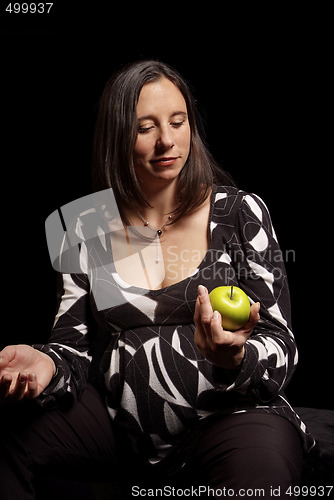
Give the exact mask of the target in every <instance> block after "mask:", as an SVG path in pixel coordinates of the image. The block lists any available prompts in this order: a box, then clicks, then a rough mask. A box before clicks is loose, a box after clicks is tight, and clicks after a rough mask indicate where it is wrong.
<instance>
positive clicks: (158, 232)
mask: <svg viewBox="0 0 334 500" xmlns="http://www.w3.org/2000/svg"><path fill="white" fill-rule="evenodd" d="M137 214H138V216H139V217H140V218H141V220H142V221H143V222H144V226H145V227H149V228H150V229H152V230H153V231H155V232H156V238H157V255H156V259H155V263H156V264H159V262H160V257H159V246H160V241H159V238H160V236H161V235H162V230H163V228H164V227H165V225H166V224H167V223H168V222H169V221H171V220H172V218H173V215H169V216H168V218H167V220H166V221H165V222H164V223H163V224H162V226H161V227H160V228H159V229H157V228H156V227H153V226H151V225H150V224H149V222H148V221H147V220H146V219H144V217H143V216H142V214H141V213H140V212H138V211H137Z"/></svg>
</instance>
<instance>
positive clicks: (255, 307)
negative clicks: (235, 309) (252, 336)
mask: <svg viewBox="0 0 334 500" xmlns="http://www.w3.org/2000/svg"><path fill="white" fill-rule="evenodd" d="M259 312H260V302H255V304H252V306H251V308H250V313H249V319H248V321H247V323H246V324H245V325H244V326H243V327H242V328H241V330H244V331H247V332H248V331H250V332H252V330H253V329H254V327H255V325H256V324H257V322H258V321H259V319H260V313H259Z"/></svg>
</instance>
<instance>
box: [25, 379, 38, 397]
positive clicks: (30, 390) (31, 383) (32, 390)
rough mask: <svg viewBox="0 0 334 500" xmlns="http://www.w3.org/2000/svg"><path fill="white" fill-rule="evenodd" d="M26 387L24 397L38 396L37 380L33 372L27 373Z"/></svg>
mask: <svg viewBox="0 0 334 500" xmlns="http://www.w3.org/2000/svg"><path fill="white" fill-rule="evenodd" d="M27 381H28V387H27V391H26V395H25V396H26V397H27V398H30V399H33V398H36V397H37V396H38V382H37V377H36V374H35V373H28V379H27Z"/></svg>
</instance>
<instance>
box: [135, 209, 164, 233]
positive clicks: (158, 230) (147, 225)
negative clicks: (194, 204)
mask: <svg viewBox="0 0 334 500" xmlns="http://www.w3.org/2000/svg"><path fill="white" fill-rule="evenodd" d="M137 214H138V215H139V217H140V218H141V220H142V221H143V222H144V226H146V227H149V228H150V229H153V231H155V232H156V233H157V236H159V238H160V236H161V235H162V230H163V228H164V227H165V225H166V224H167V223H168V222H169V221H171V220H172V218H173V216H172V215H169V216H168V218H167V220H166V222H164V223H163V224H162V226H161V227H160V228H159V229H157V228H156V227H153V226H151V225H150V224H149V223H148V221H147V220H145V219H144V217H143V216H142V215H141V213H140V212H137Z"/></svg>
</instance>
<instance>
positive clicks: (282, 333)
mask: <svg viewBox="0 0 334 500" xmlns="http://www.w3.org/2000/svg"><path fill="white" fill-rule="evenodd" d="M93 172H94V176H95V189H96V191H103V192H107V193H108V191H105V190H106V189H110V188H111V189H112V191H109V192H110V196H112V195H113V196H114V197H115V200H116V202H117V207H118V210H119V214H120V220H118V221H117V220H115V217H113V216H112V215H110V214H109V216H106V217H105V218H104V219H103V222H101V217H100V215H99V216H97V211H96V210H95V209H94V210H86V211H84V213H83V214H81V215H80V217H79V218H78V221H79V222H77V224H76V226H75V228H74V231H75V234H76V236H77V237H78V238H79V240H80V243H81V244H80V256H78V259H79V261H80V265H81V269H82V272H80V273H74V272H71V269H69V270H67V271H66V272H63V274H61V275H60V288H59V298H60V305H59V309H58V313H57V317H56V320H55V324H54V328H53V331H52V335H51V338H50V342H49V343H48V344H47V345H35V346H33V347H29V346H9V347H7V348H5V349H4V350H3V351H2V352H1V353H0V356H1V362H0V374H1V382H0V387H1V398H2V400H3V401H5V402H8V401H13V400H14V401H15V400H21V399H23V400H24V401H23V402H21V405H22V408H24V411H25V412H26V413H25V415H29V416H30V417H29V418H26V419H23V421H24V425H23V426H22V414H21V418H20V422H21V425H20V429H19V432H18V431H17V429H15V416H14V417H13V415H16V420H17V413H15V412H18V408H19V407H18V406H17V407H13V406H11V405H6V414H9V415H10V418H8V420H7V425H6V432H5V433H4V436H3V437H2V440H1V441H2V443H3V451H2V455H1V468H0V469H1V471H2V472H0V474H2V476H1V484H2V485H3V486H2V488H3V496H2V498H5V499H6V498H13V496H11V495H13V488H15V492H16V493H17V498H20V499H25V498H27V499H28V498H34V497H33V486H32V484H33V471H34V470H35V469H36V467H41V466H54V467H58V466H59V465H60V464H63V465H65V466H66V467H69V464H72V463H73V456H74V455H75V456H76V457H77V460H79V464H80V467H79V468H84V469H85V470H87V467H88V468H89V467H90V466H92V464H93V463H94V464H95V465H96V464H102V463H108V464H112V466H113V468H114V469H113V470H115V467H116V465H115V464H117V463H118V462H117V457H116V445H115V440H114V437H113V433H112V432H113V431H116V434H117V436H124V439H125V436H126V437H127V438H129V441H130V442H131V447H132V449H133V450H134V451H135V455H136V456H137V457H140V460H142V461H143V463H147V464H150V465H149V467H153V468H154V470H156V471H159V474H160V475H161V477H164V476H166V475H167V474H176V470H177V469H180V470H181V472H180V471H179V472H178V473H177V474H178V477H179V475H180V476H181V477H182V470H184V471H190V473H191V474H192V475H191V474H190V477H192V478H193V479H192V481H194V482H195V477H196V478H197V479H196V480H198V481H202V482H201V483H199V484H206V485H207V486H208V487H211V488H213V489H215V491H216V493H217V496H219V494H221V490H222V489H223V488H230V489H231V488H233V489H234V490H235V491H238V490H239V489H242V488H243V489H252V488H253V489H255V488H262V490H263V495H262V496H264V497H265V498H270V497H271V496H272V491H273V488H276V491H277V488H280V492H281V495H282V497H284V493H285V491H286V490H287V489H288V487H289V486H291V485H294V484H298V481H299V477H300V469H301V440H302V441H303V443H304V446H305V447H306V448H308V447H310V446H311V445H312V439H311V438H310V436H309V435H308V434H307V432H306V430H305V426H304V425H303V424H302V422H301V421H300V419H299V418H298V416H297V415H295V413H294V411H293V410H292V409H291V407H290V405H289V404H288V402H287V401H286V399H285V396H284V392H283V391H284V388H285V387H286V385H287V383H288V382H289V380H290V378H291V375H292V373H293V371H294V368H295V365H296V362H297V353H296V346H295V342H294V338H293V335H292V332H291V325H290V306H289V292H288V285H287V279H286V275H285V270H284V264H283V262H282V259H281V258H278V256H279V255H280V253H279V247H278V243H277V240H276V237H275V233H274V230H273V227H272V224H271V220H270V216H269V214H268V211H267V209H266V207H265V205H264V204H263V202H262V201H261V200H260V199H259V198H258V197H257V196H255V195H251V194H248V193H245V192H243V191H240V190H238V189H237V188H236V187H235V186H234V185H233V182H232V181H231V179H230V178H229V177H228V176H227V175H226V174H225V173H224V172H223V171H222V170H221V169H220V168H219V167H218V166H217V165H216V164H215V162H214V160H213V158H212V157H211V155H210V154H209V153H208V151H207V149H206V147H205V145H204V143H203V140H202V139H201V134H200V130H199V120H198V117H197V116H196V110H195V105H194V100H193V98H192V96H191V93H190V90H189V88H188V86H187V84H186V83H185V81H184V80H183V79H182V77H181V76H180V75H179V74H178V73H177V72H176V71H175V70H174V69H172V68H170V67H169V66H167V65H165V64H163V63H161V62H156V61H140V62H137V63H134V64H131V65H129V66H127V67H125V68H123V69H122V70H120V71H119V72H118V73H117V74H116V75H114V76H113V77H112V78H111V79H110V80H109V81H108V82H107V85H106V87H105V90H104V93H103V95H102V99H101V103H100V110H99V115H98V119H97V125H96V134H95V144H94V155H93ZM108 217H109V218H108ZM116 219H117V218H116ZM92 220H93V221H95V222H96V221H98V222H96V238H91V237H88V236H87V234H88V233H87V228H88V227H89V231H90V234H91V228H92ZM95 222H94V223H95ZM94 227H95V226H94ZM138 241H140V242H144V243H143V245H142V246H141V247H140V250H138V248H139V247H138ZM136 244H137V246H136ZM101 259H103V260H101ZM97 262H98V264H97ZM138 263H139V264H138ZM63 271H64V269H63ZM219 285H234V286H239V287H240V288H242V289H243V290H244V291H245V292H246V294H247V295H248V297H249V299H250V302H251V304H252V305H251V312H250V317H249V320H248V322H247V324H246V325H244V326H243V327H242V328H240V329H239V330H237V331H235V332H229V331H224V330H223V328H222V326H221V321H222V318H221V316H220V314H219V313H218V312H217V311H213V310H212V307H211V304H210V300H209V295H208V292H209V291H211V290H212V289H213V288H215V287H216V286H219ZM111 290H112V293H111V292H110V291H111ZM106 296H108V300H109V302H108V303H107V302H104V298H105V297H106ZM101 297H102V300H101V301H100V299H101ZM101 303H102V305H101ZM91 315H92V316H93V319H94V323H95V324H96V325H99V328H98V330H99V335H97V337H96V338H97V339H98V340H97V342H102V340H100V339H101V338H102V337H103V335H104V338H106V339H107V343H108V346H107V347H105V346H104V345H103V348H100V352H101V350H102V351H103V355H102V361H101V373H102V374H103V376H102V377H101V376H98V377H97V381H96V384H95V385H96V386H97V387H98V388H99V391H98V392H99V393H100V394H102V393H103V394H104V396H105V402H106V407H107V410H108V414H109V417H110V421H109V417H107V416H106V415H107V413H106V410H105V407H104V403H102V400H101V399H100V397H99V394H98V392H97V391H96V389H95V388H93V387H92V386H91V385H88V386H86V380H87V376H88V368H89V365H90V362H91V347H92V345H93V344H94V341H93V340H92V336H93V333H94V332H95V329H94V328H93V327H92V323H91ZM101 332H103V335H102V334H101ZM95 345H96V340H95ZM31 400H34V401H33V402H34V403H35V402H38V403H39V406H38V409H37V405H36V404H31V403H32V402H31ZM65 402H66V405H65ZM40 407H42V409H40ZM8 408H10V409H8ZM13 408H15V409H14V410H13ZM45 409H50V410H51V411H48V412H46V411H45ZM22 411H23V410H22ZM31 415H33V417H31ZM13 422H14V423H13ZM3 428H4V426H3ZM11 429H15V430H13V432H11ZM13 434H14V436H13ZM50 436H52V437H51V438H50ZM74 436H75V437H74ZM122 439H123V438H122ZM22 445H23V446H22ZM51 449H52V450H53V452H51ZM55 449H56V450H58V451H57V453H54V450H55ZM22 450H24V451H22ZM129 453H130V452H129ZM8 457H10V459H9V458H8ZM13 464H14V465H13ZM185 464H186V465H185ZM195 471H196V472H195ZM175 477H176V476H175ZM175 480H176V479H175ZM149 481H150V479H149V480H148V485H149ZM151 481H153V480H152V479H151ZM170 481H171V479H170V477H169V482H170ZM13 485H15V486H13ZM212 491H213V490H212ZM211 496H212V493H211Z"/></svg>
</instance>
